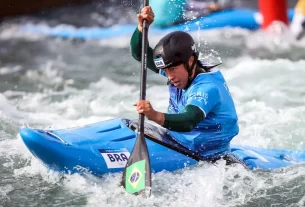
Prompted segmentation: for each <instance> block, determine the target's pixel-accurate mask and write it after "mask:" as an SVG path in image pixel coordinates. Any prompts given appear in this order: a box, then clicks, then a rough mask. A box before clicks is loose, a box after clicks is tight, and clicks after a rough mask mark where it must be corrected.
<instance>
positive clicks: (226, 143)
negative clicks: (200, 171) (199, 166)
mask: <svg viewBox="0 0 305 207" xmlns="http://www.w3.org/2000/svg"><path fill="white" fill-rule="evenodd" d="M160 74H162V75H165V76H166V74H165V72H164V71H163V70H160ZM169 92H170V99H169V106H168V113H170V114H178V113H182V112H183V111H184V108H185V106H186V105H189V104H190V105H195V106H197V107H199V108H200V109H201V110H202V111H203V113H204V114H205V118H204V119H203V120H202V121H201V122H200V123H199V124H198V125H197V126H196V127H195V128H194V129H193V130H192V131H191V132H175V131H171V130H169V133H170V135H172V136H173V137H175V138H176V139H177V141H178V142H180V143H181V144H183V145H184V146H186V147H188V148H189V149H191V150H193V151H196V152H199V153H200V154H201V155H202V156H203V157H204V158H206V159H212V158H219V157H220V156H223V155H225V154H227V153H228V152H229V151H230V141H231V140H232V138H233V137H234V136H236V135H237V134H238V132H239V127H238V123H237V121H238V118H237V114H236V110H235V106H234V102H233V99H232V97H231V94H230V91H229V88H228V86H227V83H226V81H225V79H224V77H223V75H222V73H221V72H220V71H219V70H218V69H212V70H211V72H208V73H201V74H198V75H197V76H196V77H195V79H194V80H193V81H192V83H191V85H190V86H189V87H188V88H187V89H186V90H183V89H179V88H176V87H175V86H174V85H172V84H170V85H169Z"/></svg>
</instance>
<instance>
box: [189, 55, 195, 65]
mask: <svg viewBox="0 0 305 207" xmlns="http://www.w3.org/2000/svg"><path fill="white" fill-rule="evenodd" d="M193 62H194V56H193V55H192V56H191V57H190V59H189V66H190V67H191V65H192V64H193Z"/></svg>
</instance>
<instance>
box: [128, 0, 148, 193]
mask: <svg viewBox="0 0 305 207" xmlns="http://www.w3.org/2000/svg"><path fill="white" fill-rule="evenodd" d="M144 6H148V0H144ZM147 36H148V21H147V20H146V19H144V20H143V31H142V58H141V60H142V62H141V84H140V85H141V88H140V100H145V98H146V73H147V44H148V43H147V41H148V40H147ZM144 119H145V116H144V114H140V115H139V123H140V124H139V126H138V136H137V139H136V143H135V145H134V147H133V150H132V152H131V155H130V157H129V159H128V162H127V164H126V166H125V169H124V172H123V178H122V182H123V186H124V188H125V189H126V191H127V192H129V193H131V194H144V195H145V196H147V197H148V196H150V190H151V167H150V160H149V154H148V149H147V145H146V141H145V138H144Z"/></svg>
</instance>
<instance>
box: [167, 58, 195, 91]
mask: <svg viewBox="0 0 305 207" xmlns="http://www.w3.org/2000/svg"><path fill="white" fill-rule="evenodd" d="M193 61H194V57H193V56H192V57H190V60H189V65H190V66H191V65H192V63H193ZM164 72H165V73H166V75H167V78H168V79H169V80H170V82H171V83H172V84H173V85H174V86H176V87H177V88H180V89H184V88H185V87H186V85H187V83H188V78H189V74H188V72H187V70H186V68H185V66H184V64H180V65H178V66H175V67H169V68H165V69H164ZM193 74H194V71H193Z"/></svg>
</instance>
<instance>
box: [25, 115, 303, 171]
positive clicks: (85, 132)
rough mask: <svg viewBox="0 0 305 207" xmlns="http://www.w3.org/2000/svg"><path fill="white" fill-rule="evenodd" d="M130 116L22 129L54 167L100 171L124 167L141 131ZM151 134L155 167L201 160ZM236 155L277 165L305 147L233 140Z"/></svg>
mask: <svg viewBox="0 0 305 207" xmlns="http://www.w3.org/2000/svg"><path fill="white" fill-rule="evenodd" d="M133 129H134V125H133V124H132V122H131V121H130V120H128V119H120V118H116V119H111V120H107V121H103V122H98V123H94V124H90V125H86V126H82V127H77V128H70V129H62V130H41V129H31V128H22V129H21V130H20V135H21V137H22V139H23V141H24V143H25V145H26V146H27V148H28V149H29V150H30V151H31V152H32V154H33V155H34V156H35V157H37V158H38V159H40V160H41V161H42V162H43V163H44V164H45V165H46V166H47V167H48V168H50V169H52V170H55V171H59V172H65V173H77V172H78V173H82V172H83V171H84V169H85V170H86V171H89V172H91V173H92V174H95V175H102V174H105V173H114V172H121V171H123V169H124V166H125V165H126V162H127V160H128V158H129V156H130V154H131V151H132V149H133V146H134V144H135V140H136V137H137V133H136V132H135V131H134V130H133ZM145 137H146V138H147V139H146V140H147V145H148V151H149V156H150V162H151V167H152V170H153V172H160V171H162V170H167V171H175V170H178V169H182V168H185V167H187V166H191V165H195V164H197V163H198V162H197V161H196V160H194V159H192V158H190V157H188V156H185V155H184V154H182V153H179V152H177V151H174V150H172V149H169V148H168V147H165V146H174V145H175V147H176V149H178V150H180V149H181V151H183V150H187V149H183V146H182V145H179V143H177V141H176V140H175V139H174V138H172V137H169V135H168V134H167V133H166V130H165V129H163V128H159V127H156V126H153V125H150V124H147V123H146V124H145ZM230 156H231V157H232V158H234V160H235V162H239V163H241V164H242V165H244V166H246V167H247V168H249V169H257V168H260V169H266V170H270V169H275V168H282V167H287V166H291V165H293V164H296V163H301V162H304V161H305V151H292V150H279V149H261V148H255V147H250V146H234V145H233V146H231V154H230Z"/></svg>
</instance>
